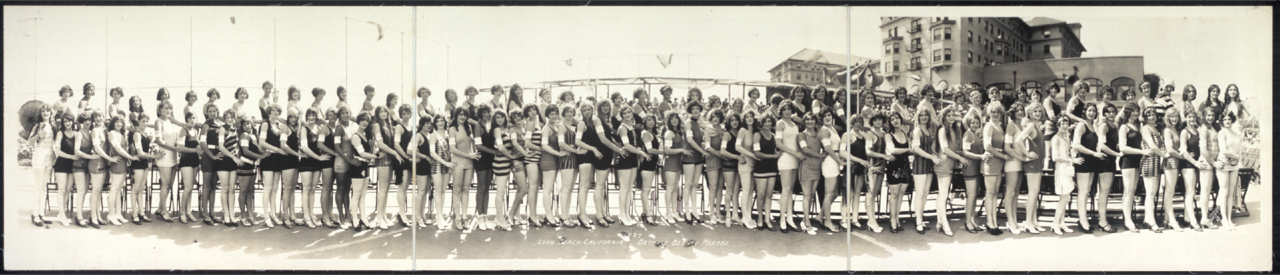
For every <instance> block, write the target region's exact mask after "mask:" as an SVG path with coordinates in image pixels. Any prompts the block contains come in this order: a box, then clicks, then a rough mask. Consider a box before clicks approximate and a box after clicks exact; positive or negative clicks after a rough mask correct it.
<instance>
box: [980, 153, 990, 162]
mask: <svg viewBox="0 0 1280 275" xmlns="http://www.w3.org/2000/svg"><path fill="white" fill-rule="evenodd" d="M982 162H991V152H985V153H982Z"/></svg>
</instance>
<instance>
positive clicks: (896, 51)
mask: <svg viewBox="0 0 1280 275" xmlns="http://www.w3.org/2000/svg"><path fill="white" fill-rule="evenodd" d="M900 45H901V44H898V43H893V53H898V46H900Z"/></svg>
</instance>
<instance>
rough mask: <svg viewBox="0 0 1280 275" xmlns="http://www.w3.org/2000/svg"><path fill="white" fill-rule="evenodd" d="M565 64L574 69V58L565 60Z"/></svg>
mask: <svg viewBox="0 0 1280 275" xmlns="http://www.w3.org/2000/svg"><path fill="white" fill-rule="evenodd" d="M564 64H565V65H568V66H569V67H573V58H570V59H565V60H564Z"/></svg>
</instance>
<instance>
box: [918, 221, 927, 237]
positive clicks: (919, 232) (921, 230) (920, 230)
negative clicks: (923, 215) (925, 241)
mask: <svg viewBox="0 0 1280 275" xmlns="http://www.w3.org/2000/svg"><path fill="white" fill-rule="evenodd" d="M926 230H928V229H925V228H924V223H917V224H916V233H918V234H920V235H924V231H926Z"/></svg>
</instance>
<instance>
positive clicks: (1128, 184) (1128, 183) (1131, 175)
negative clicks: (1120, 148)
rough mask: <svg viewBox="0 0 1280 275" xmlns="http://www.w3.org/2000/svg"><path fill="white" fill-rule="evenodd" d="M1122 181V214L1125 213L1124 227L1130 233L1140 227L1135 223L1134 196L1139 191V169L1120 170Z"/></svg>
mask: <svg viewBox="0 0 1280 275" xmlns="http://www.w3.org/2000/svg"><path fill="white" fill-rule="evenodd" d="M1120 180H1121V181H1123V184H1124V194H1122V196H1121V199H1120V200H1121V205H1122V206H1121V207H1122V208H1121V209H1120V210H1121V212H1123V213H1124V226H1125V227H1127V228H1129V230H1130V231H1133V230H1137V228H1138V226H1136V225H1134V222H1133V194H1134V193H1135V192H1137V190H1138V169H1136V168H1127V169H1121V170H1120Z"/></svg>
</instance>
